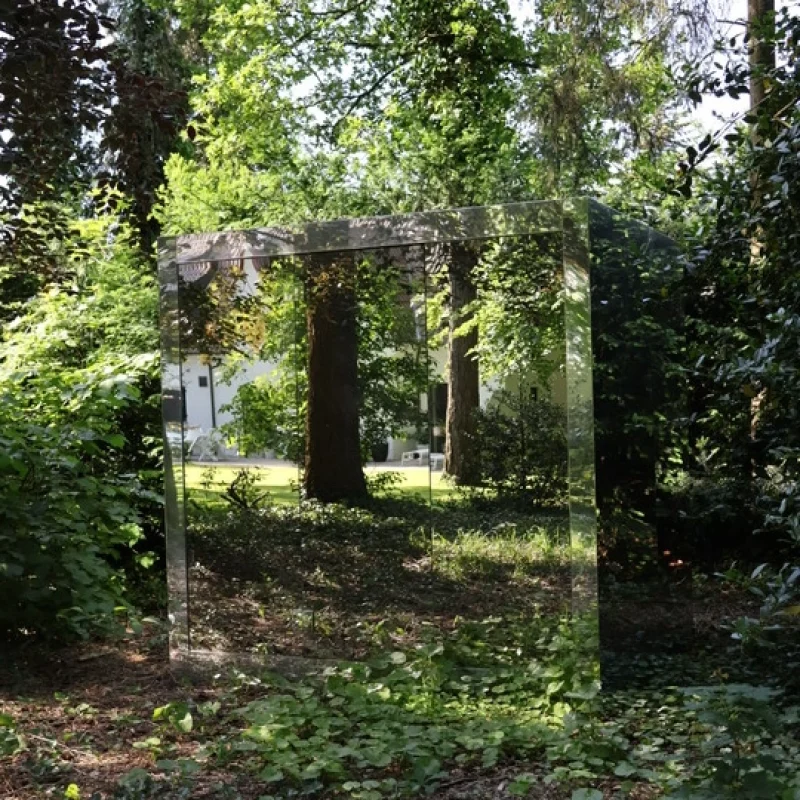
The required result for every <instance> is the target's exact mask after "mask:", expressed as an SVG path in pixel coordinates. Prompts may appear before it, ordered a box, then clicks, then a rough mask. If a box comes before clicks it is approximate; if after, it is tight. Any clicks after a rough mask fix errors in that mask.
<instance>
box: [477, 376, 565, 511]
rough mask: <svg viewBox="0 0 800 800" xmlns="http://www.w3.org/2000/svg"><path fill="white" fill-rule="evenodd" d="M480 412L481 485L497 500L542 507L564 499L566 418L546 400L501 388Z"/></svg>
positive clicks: (479, 474) (478, 436) (478, 472)
mask: <svg viewBox="0 0 800 800" xmlns="http://www.w3.org/2000/svg"><path fill="white" fill-rule="evenodd" d="M496 399H497V402H496V404H493V405H492V406H490V407H489V408H486V409H481V410H480V411H479V412H477V419H476V425H475V433H474V447H473V452H474V453H476V454H478V464H477V467H476V472H477V474H478V476H479V479H480V481H481V483H482V484H483V485H485V486H488V487H490V488H491V489H494V490H495V491H496V492H497V495H498V497H499V498H505V499H511V500H513V501H514V502H518V503H521V504H523V505H525V504H532V505H538V506H550V505H557V504H560V503H563V502H564V500H565V499H566V490H567V438H566V416H565V414H564V411H563V409H561V408H560V407H558V406H557V405H555V404H553V403H551V402H549V401H547V400H539V399H535V398H533V397H524V396H522V395H518V394H514V393H513V392H509V391H503V392H500V393H499V394H498V395H497V396H496Z"/></svg>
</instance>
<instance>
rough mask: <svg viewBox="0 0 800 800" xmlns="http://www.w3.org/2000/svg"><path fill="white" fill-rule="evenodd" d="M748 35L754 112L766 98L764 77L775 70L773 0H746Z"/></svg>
mask: <svg viewBox="0 0 800 800" xmlns="http://www.w3.org/2000/svg"><path fill="white" fill-rule="evenodd" d="M747 27H748V31H749V33H750V42H749V51H750V52H749V60H750V110H751V111H756V110H757V108H758V107H759V106H760V105H761V104H762V103H763V101H764V98H765V97H766V96H767V84H766V81H765V76H766V74H768V73H769V72H770V71H772V70H773V69H774V68H775V45H774V43H773V41H772V40H773V36H774V33H775V0H747Z"/></svg>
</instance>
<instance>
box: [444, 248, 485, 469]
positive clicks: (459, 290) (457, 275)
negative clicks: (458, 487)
mask: <svg viewBox="0 0 800 800" xmlns="http://www.w3.org/2000/svg"><path fill="white" fill-rule="evenodd" d="M477 260H478V258H477V253H476V251H475V250H474V249H472V248H470V247H469V246H468V245H467V244H463V243H456V244H454V245H453V247H452V251H451V258H450V273H449V279H450V336H449V353H448V373H449V380H450V386H449V392H448V398H447V420H446V423H445V428H446V436H447V442H446V445H445V472H446V473H447V474H448V475H450V476H452V477H453V478H454V479H455V481H456V483H458V484H462V485H465V484H466V485H469V484H473V483H475V482H476V478H477V476H476V458H475V456H476V454H475V453H474V452H473V450H474V444H473V433H474V427H475V414H476V412H477V410H478V408H479V406H480V381H479V375H478V359H477V356H476V355H474V354H473V353H470V351H471V350H474V348H475V347H476V346H477V344H478V331H477V329H476V328H472V329H470V331H469V332H468V333H460V334H457V333H456V332H457V329H458V328H460V327H461V326H462V325H464V324H465V323H466V322H468V321H469V320H470V318H471V312H469V311H465V309H466V308H467V306H469V305H470V304H471V303H473V302H474V301H475V299H476V297H477V291H476V288H475V284H474V281H473V277H472V270H473V269H474V267H475V265H476V264H477Z"/></svg>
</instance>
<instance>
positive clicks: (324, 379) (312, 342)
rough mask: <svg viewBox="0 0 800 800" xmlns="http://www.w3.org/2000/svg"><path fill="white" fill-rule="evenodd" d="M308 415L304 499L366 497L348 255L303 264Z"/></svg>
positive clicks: (351, 264)
mask: <svg viewBox="0 0 800 800" xmlns="http://www.w3.org/2000/svg"><path fill="white" fill-rule="evenodd" d="M306 269H307V273H306V276H307V285H306V291H307V310H306V322H307V328H308V410H307V413H306V463H305V479H304V488H305V494H306V497H309V498H314V499H317V500H322V501H323V502H326V503H333V502H345V503H357V502H359V501H362V500H364V499H365V498H366V496H367V485H366V481H365V479H364V471H363V469H362V466H361V434H360V425H359V392H358V329H357V320H356V313H357V310H356V309H357V307H356V268H355V262H354V260H353V257H352V256H351V255H346V254H341V253H337V254H331V255H328V254H323V255H315V256H311V257H309V259H308V262H307V268H306Z"/></svg>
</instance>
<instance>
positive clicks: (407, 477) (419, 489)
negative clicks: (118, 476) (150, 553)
mask: <svg viewBox="0 0 800 800" xmlns="http://www.w3.org/2000/svg"><path fill="white" fill-rule="evenodd" d="M242 469H243V467H241V466H232V465H229V464H214V465H207V464H187V465H186V487H187V489H188V490H189V493H190V497H194V499H196V500H198V501H200V502H203V501H205V502H212V503H215V502H218V500H219V496H220V495H221V494H222V493H223V492H224V491H225V489H226V488H227V487H228V486H229V485H230V484H231V482H232V481H233V479H234V478H235V477H236V475H237V474H238V473H239V472H240V471H241V470H242ZM245 469H247V470H248V471H252V472H254V473H255V474H256V475H257V476H258V486H260V487H263V488H264V489H266V490H267V491H268V492H269V493H270V494H271V495H272V497H273V498H274V500H275V502H276V503H277V504H278V505H289V504H295V503H297V500H298V495H297V489H296V486H297V484H298V483H299V481H300V479H301V473H300V471H299V470H298V468H297V467H296V466H294V465H291V464H286V465H283V464H278V465H270V466H264V467H262V466H258V465H248V466H247V467H245ZM386 472H392V473H393V474H395V475H397V476H399V478H401V479H402V480H401V481H400V482H399V483H398V484H397V485H396V486H395V490H396V491H400V492H402V493H404V494H405V493H407V494H409V495H416V496H418V497H419V498H420V499H428V497H429V496H430V497H431V498H432V499H433V500H434V501H435V500H446V499H448V498H449V497H451V496H452V495H453V494H454V489H453V488H452V487H451V486H450V485H449V484H448V483H447V481H446V480H445V479H444V476H443V475H442V473H441V472H430V471H429V470H427V469H425V468H424V467H399V466H398V467H397V469H396V470H395V469H391V468H387V467H386V466H383V465H382V466H380V467H375V466H368V467H367V468H366V469H365V473H366V475H367V479H370V478H374V477H376V476H378V475H381V474H385V473H386Z"/></svg>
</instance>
